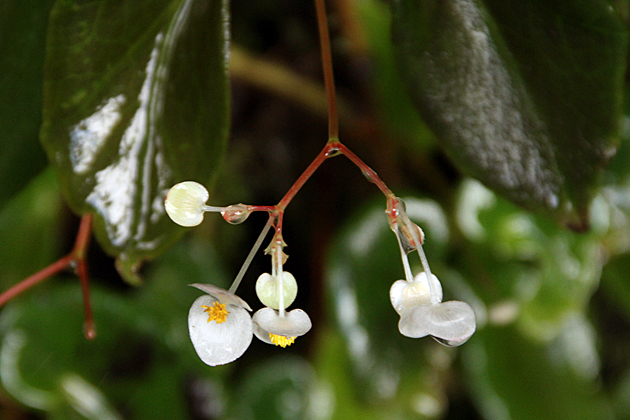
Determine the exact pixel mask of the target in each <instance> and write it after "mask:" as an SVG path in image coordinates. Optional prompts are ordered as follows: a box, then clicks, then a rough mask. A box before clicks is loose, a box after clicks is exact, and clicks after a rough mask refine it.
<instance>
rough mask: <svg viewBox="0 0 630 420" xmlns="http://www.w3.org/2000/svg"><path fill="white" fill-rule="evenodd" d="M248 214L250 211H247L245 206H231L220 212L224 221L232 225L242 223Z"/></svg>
mask: <svg viewBox="0 0 630 420" xmlns="http://www.w3.org/2000/svg"><path fill="white" fill-rule="evenodd" d="M250 214H251V211H249V210H248V209H247V206H246V205H245V204H232V205H231V206H228V207H226V208H225V210H223V211H222V212H221V216H223V218H224V219H225V221H226V222H228V223H231V224H233V225H238V224H240V223H243V222H244V221H245V220H247V218H248V217H249V215H250Z"/></svg>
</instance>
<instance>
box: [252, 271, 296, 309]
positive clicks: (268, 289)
mask: <svg viewBox="0 0 630 420" xmlns="http://www.w3.org/2000/svg"><path fill="white" fill-rule="evenodd" d="M278 280H279V276H276V277H273V276H272V275H271V274H269V273H263V274H261V275H260V277H258V280H257V281H256V295H257V296H258V299H260V301H261V302H262V304H263V305H265V306H268V307H270V308H273V309H280V299H279V296H280V294H279V293H278ZM282 280H283V281H282V283H283V284H282V290H283V294H284V307H285V308H288V307H289V306H291V304H292V303H293V301H294V300H295V297H296V296H297V290H298V286H297V282H296V281H295V277H293V274H291V273H289V272H288V271H283V272H282Z"/></svg>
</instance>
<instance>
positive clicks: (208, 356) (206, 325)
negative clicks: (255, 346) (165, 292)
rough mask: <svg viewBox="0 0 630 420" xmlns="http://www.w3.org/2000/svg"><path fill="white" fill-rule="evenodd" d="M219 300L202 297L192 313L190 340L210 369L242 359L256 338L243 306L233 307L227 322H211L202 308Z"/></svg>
mask: <svg viewBox="0 0 630 420" xmlns="http://www.w3.org/2000/svg"><path fill="white" fill-rule="evenodd" d="M216 300H217V299H215V298H213V297H211V296H209V295H204V296H201V297H199V298H198V299H197V300H195V302H194V303H193V305H192V306H191V308H190V312H189V313H188V331H189V333H190V340H191V341H192V343H193V346H194V347H195V351H196V352H197V354H198V355H199V358H201V360H202V361H203V362H204V363H206V364H208V365H210V366H217V365H224V364H226V363H230V362H233V361H234V360H236V359H238V358H239V357H241V356H242V355H243V353H245V350H247V348H248V347H249V344H250V343H251V342H252V336H253V324H252V319H251V317H250V315H249V313H248V312H247V311H246V310H245V309H243V308H242V307H240V306H230V307H229V311H230V313H229V315H228V317H227V320H226V321H225V322H223V323H221V324H217V323H216V322H215V321H210V322H208V313H207V312H204V308H203V307H202V305H204V306H211V305H212V304H213V303H214V302H215V301H216Z"/></svg>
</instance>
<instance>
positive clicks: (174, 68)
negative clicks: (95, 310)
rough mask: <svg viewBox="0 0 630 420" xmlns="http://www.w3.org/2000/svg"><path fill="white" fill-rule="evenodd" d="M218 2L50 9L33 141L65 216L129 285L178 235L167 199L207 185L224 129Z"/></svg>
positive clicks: (115, 2)
mask: <svg viewBox="0 0 630 420" xmlns="http://www.w3.org/2000/svg"><path fill="white" fill-rule="evenodd" d="M226 19H227V5H226V2H224V1H222V0H161V1H148V0H144V1H136V0H133V1H132V0H94V1H86V2H73V1H64V0H59V1H57V3H56V4H55V6H54V8H53V10H52V12H51V20H50V26H49V32H48V45H47V47H48V51H47V57H46V72H45V82H46V83H45V90H44V94H45V96H44V98H45V103H44V123H43V129H42V142H43V144H44V146H45V148H46V151H47V153H48V157H49V159H50V161H51V162H52V163H53V165H54V166H55V168H56V169H57V171H58V173H59V177H60V181H61V185H62V189H63V191H64V193H65V195H66V197H67V199H68V201H69V203H70V205H71V207H72V208H73V209H74V211H76V212H77V213H80V214H85V213H95V214H96V216H97V217H96V219H95V230H96V235H97V238H98V239H99V241H100V243H101V244H102V245H103V246H104V248H105V249H106V250H107V251H108V252H109V253H111V254H112V255H115V256H117V257H118V267H119V269H120V271H121V272H122V273H123V274H126V276H125V277H126V278H127V279H128V280H131V281H134V275H133V274H134V269H135V268H136V267H137V265H138V263H139V262H140V261H141V260H143V259H145V258H151V257H153V256H155V255H158V254H159V253H161V252H162V251H163V250H164V249H165V248H166V247H167V246H168V245H170V244H172V243H173V242H174V241H175V240H177V239H178V238H179V236H180V235H181V233H182V231H183V230H182V229H181V228H179V227H177V226H176V225H175V224H174V223H172V222H171V221H170V220H169V219H168V217H167V216H166V214H165V212H164V207H163V200H164V196H165V193H166V191H167V190H168V188H170V187H171V186H172V185H173V184H174V183H176V182H179V181H182V180H184V179H192V180H196V181H199V182H202V183H207V182H208V181H209V180H210V178H211V177H212V175H214V174H215V172H216V170H217V167H218V163H219V161H220V159H221V157H222V155H223V152H224V146H225V140H226V135H227V129H228V115H229V110H228V84H227V75H226V60H227V51H226V46H227V40H226V25H227V20H226Z"/></svg>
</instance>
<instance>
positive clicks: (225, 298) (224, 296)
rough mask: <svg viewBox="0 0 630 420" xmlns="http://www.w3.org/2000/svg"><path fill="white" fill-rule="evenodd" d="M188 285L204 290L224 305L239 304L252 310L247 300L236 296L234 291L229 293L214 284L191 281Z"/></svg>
mask: <svg viewBox="0 0 630 420" xmlns="http://www.w3.org/2000/svg"><path fill="white" fill-rule="evenodd" d="M189 286H192V287H196V288H197V289H199V290H201V291H202V292H206V293H207V294H209V295H210V296H212V297H213V298H215V299H217V300H218V301H219V303H225V304H226V305H235V306H241V307H243V308H245V309H247V310H248V311H251V310H252V308H250V307H249V305H248V304H247V302H245V301H244V300H243V299H241V298H240V297H238V296H236V295H235V294H234V293H230V292H228V291H227V290H225V289H223V288H221V287H217V286H215V285H214V284H202V283H193V284H189Z"/></svg>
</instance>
